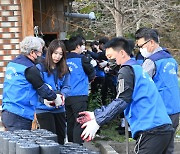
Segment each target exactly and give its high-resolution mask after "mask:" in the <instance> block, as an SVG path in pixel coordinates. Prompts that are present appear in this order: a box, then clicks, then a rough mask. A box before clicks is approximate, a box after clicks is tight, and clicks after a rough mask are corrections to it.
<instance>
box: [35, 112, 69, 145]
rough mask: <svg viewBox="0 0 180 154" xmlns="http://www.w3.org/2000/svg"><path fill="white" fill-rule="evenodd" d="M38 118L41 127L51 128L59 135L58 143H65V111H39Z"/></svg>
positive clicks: (50, 129)
mask: <svg viewBox="0 0 180 154" xmlns="http://www.w3.org/2000/svg"><path fill="white" fill-rule="evenodd" d="M37 119H38V122H39V124H40V128H41V129H46V130H49V131H51V132H53V133H55V134H56V135H57V137H58V143H59V144H64V140H65V136H66V118H65V113H64V112H62V113H51V112H45V113H39V114H37Z"/></svg>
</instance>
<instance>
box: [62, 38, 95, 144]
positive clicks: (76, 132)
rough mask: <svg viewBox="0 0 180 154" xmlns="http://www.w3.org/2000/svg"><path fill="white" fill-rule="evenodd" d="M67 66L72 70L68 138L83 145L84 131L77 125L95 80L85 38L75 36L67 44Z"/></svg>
mask: <svg viewBox="0 0 180 154" xmlns="http://www.w3.org/2000/svg"><path fill="white" fill-rule="evenodd" d="M66 45H67V50H68V51H69V52H68V53H67V65H68V66H69V70H70V85H71V90H70V93H69V96H68V97H67V98H66V101H65V102H66V103H65V108H66V115H67V136H68V141H69V142H74V143H78V144H83V140H82V139H81V133H82V131H83V129H82V128H81V125H80V124H79V123H77V121H76V118H77V117H78V113H79V112H81V111H84V110H87V103H88V91H89V82H91V81H92V80H93V79H94V78H95V70H94V68H93V66H92V65H91V64H90V60H89V59H88V58H87V57H86V56H84V55H83V54H81V53H82V51H83V47H82V46H83V38H82V37H81V36H73V37H71V38H70V39H69V40H68V42H67V44H66Z"/></svg>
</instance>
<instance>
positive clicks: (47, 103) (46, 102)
mask: <svg viewBox="0 0 180 154" xmlns="http://www.w3.org/2000/svg"><path fill="white" fill-rule="evenodd" d="M52 103H53V101H48V100H47V99H44V104H45V105H46V106H48V107H53V106H52V105H51V104H52Z"/></svg>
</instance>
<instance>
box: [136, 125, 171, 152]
mask: <svg viewBox="0 0 180 154" xmlns="http://www.w3.org/2000/svg"><path fill="white" fill-rule="evenodd" d="M173 132H174V129H173V127H172V126H171V125H165V126H162V127H158V128H155V129H153V130H151V131H147V132H143V133H140V135H139V137H138V139H137V140H136V146H135V149H134V150H135V153H137V154H166V152H167V149H168V146H169V144H170V141H171V139H172V137H173Z"/></svg>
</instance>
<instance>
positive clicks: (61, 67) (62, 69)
mask: <svg viewBox="0 0 180 154" xmlns="http://www.w3.org/2000/svg"><path fill="white" fill-rule="evenodd" d="M59 47H60V48H61V49H62V51H63V56H62V58H61V60H60V61H59V62H58V63H57V64H56V69H57V75H58V77H59V78H62V77H63V76H64V75H65V74H66V73H68V72H69V69H68V66H67V64H66V47H65V45H64V43H63V42H62V41H61V40H58V39H55V40H53V41H52V42H51V43H50V44H49V47H48V49H47V53H46V58H45V65H46V68H47V71H48V74H51V73H52V72H53V69H52V66H53V64H54V63H53V60H52V54H53V52H54V51H55V50H56V49H57V48H59Z"/></svg>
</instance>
